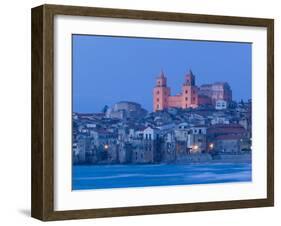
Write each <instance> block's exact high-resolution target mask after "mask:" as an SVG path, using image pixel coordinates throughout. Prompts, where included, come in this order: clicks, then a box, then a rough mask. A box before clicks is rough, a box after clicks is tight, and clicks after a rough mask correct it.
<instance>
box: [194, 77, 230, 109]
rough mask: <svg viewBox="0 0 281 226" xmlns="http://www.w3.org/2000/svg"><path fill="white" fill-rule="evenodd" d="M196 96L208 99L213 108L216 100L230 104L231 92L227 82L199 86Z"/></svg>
mask: <svg viewBox="0 0 281 226" xmlns="http://www.w3.org/2000/svg"><path fill="white" fill-rule="evenodd" d="M198 94H199V95H200V96H205V97H209V98H210V100H211V102H212V104H213V105H214V106H215V105H216V101H218V100H224V101H226V102H231V100H232V90H231V88H230V86H229V84H228V83H227V82H216V83H213V84H205V85H201V86H200V87H199V92H198Z"/></svg>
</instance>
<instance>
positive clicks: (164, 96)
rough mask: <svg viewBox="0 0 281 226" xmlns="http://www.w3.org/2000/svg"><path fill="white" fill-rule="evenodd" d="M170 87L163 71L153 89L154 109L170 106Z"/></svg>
mask: <svg viewBox="0 0 281 226" xmlns="http://www.w3.org/2000/svg"><path fill="white" fill-rule="evenodd" d="M169 96H170V88H169V87H167V78H166V77H165V75H164V73H163V71H162V72H161V74H160V75H159V76H158V77H157V79H156V85H155V87H154V89H153V111H159V110H163V109H165V108H167V107H168V97H169Z"/></svg>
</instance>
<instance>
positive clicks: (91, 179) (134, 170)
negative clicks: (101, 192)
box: [72, 163, 252, 190]
mask: <svg viewBox="0 0 281 226" xmlns="http://www.w3.org/2000/svg"><path fill="white" fill-rule="evenodd" d="M72 170H73V171H72V189H73V190H81V189H106V188H127V187H147V186H169V185H191V184H210V183H229V182H247V181H248V182H250V181H251V180H252V167H251V163H204V164H203V163H200V164H199V163H198V164H147V165H75V166H73V169H72Z"/></svg>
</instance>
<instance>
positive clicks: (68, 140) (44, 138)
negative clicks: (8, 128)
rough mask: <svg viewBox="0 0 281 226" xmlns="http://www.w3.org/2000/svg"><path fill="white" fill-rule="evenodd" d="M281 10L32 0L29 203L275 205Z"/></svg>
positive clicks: (176, 208)
mask: <svg viewBox="0 0 281 226" xmlns="http://www.w3.org/2000/svg"><path fill="white" fill-rule="evenodd" d="M273 32H274V21H273V20H272V19H261V18H244V17H229V16H211V15H196V14H183V13H168V12H152V11H136V10H123V9H106V8H89V7H76V6H59V5H42V6H39V7H36V8H33V9H32V216H33V217H35V218H38V219H41V220H44V221H47V220H63V219H79V218H97V217H114V216H127V215H140V214H160V213H173V212H187V211H202V210H219V209H233V208H250V207H265V206H273V204H274V170H273V169H274V153H273V149H274V90H273V89H274V77H273V73H274V68H273V62H274V40H273V37H274V35H273V34H274V33H273Z"/></svg>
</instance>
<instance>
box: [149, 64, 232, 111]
mask: <svg viewBox="0 0 281 226" xmlns="http://www.w3.org/2000/svg"><path fill="white" fill-rule="evenodd" d="M218 100H225V101H226V102H227V103H229V102H230V101H231V100H232V91H231V88H230V86H229V85H228V83H226V82H217V83H214V84H207V85H202V86H201V87H198V86H196V84H195V76H194V74H193V73H192V71H191V70H190V71H189V73H187V74H186V75H185V78H184V82H183V84H182V87H181V92H180V94H177V95H175V96H172V95H171V89H170V87H168V86H167V78H166V76H165V75H164V73H163V71H162V72H161V74H160V75H159V76H158V77H157V79H156V85H155V87H154V89H153V111H161V110H164V109H167V108H173V107H174V108H183V109H185V108H196V107H198V106H199V105H215V103H216V101H218Z"/></svg>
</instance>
